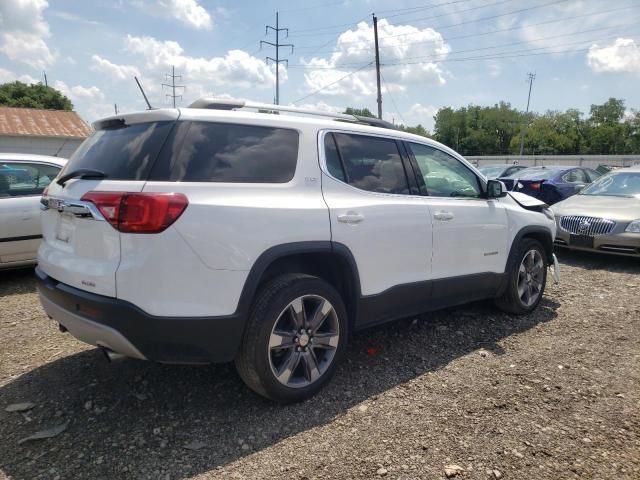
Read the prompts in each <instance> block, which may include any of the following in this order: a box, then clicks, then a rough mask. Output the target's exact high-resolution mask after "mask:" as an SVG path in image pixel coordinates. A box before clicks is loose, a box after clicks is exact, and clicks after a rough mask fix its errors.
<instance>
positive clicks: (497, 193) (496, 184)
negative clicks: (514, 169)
mask: <svg viewBox="0 0 640 480" xmlns="http://www.w3.org/2000/svg"><path fill="white" fill-rule="evenodd" d="M506 196H507V187H506V186H505V185H504V183H502V182H501V181H500V180H489V181H487V198H502V197H506Z"/></svg>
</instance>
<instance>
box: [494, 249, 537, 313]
mask: <svg viewBox="0 0 640 480" xmlns="http://www.w3.org/2000/svg"><path fill="white" fill-rule="evenodd" d="M507 274H508V279H507V282H508V284H507V289H506V290H505V292H504V294H503V295H502V296H501V297H499V298H497V299H496V301H495V303H496V306H497V307H498V308H499V309H500V310H503V311H505V312H507V313H513V314H516V315H523V314H526V313H530V312H532V311H534V310H535V309H536V307H537V306H538V304H539V303H540V301H541V300H542V295H543V294H544V289H545V286H546V284H547V256H546V252H545V250H544V247H543V246H542V244H541V243H540V242H538V241H537V240H534V239H533V238H525V239H523V240H521V241H520V243H519V244H518V246H517V248H516V251H515V253H514V256H513V258H512V259H510V261H509V267H508V272H507Z"/></svg>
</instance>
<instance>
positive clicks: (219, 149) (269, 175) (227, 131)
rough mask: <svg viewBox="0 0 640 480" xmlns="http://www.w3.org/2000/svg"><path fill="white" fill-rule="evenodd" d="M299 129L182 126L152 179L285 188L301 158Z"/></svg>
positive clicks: (213, 125) (217, 125)
mask: <svg viewBox="0 0 640 480" xmlns="http://www.w3.org/2000/svg"><path fill="white" fill-rule="evenodd" d="M298 137H299V134H298V132H297V131H295V130H290V129H285V128H274V127H261V126H254V125H236V124H227V123H212V122H180V124H179V126H178V128H177V129H176V134H175V135H172V138H171V139H170V141H169V142H167V147H166V148H165V151H164V152H163V154H162V158H161V160H160V161H159V162H158V164H157V165H156V166H155V167H154V169H153V171H152V172H151V176H150V178H149V179H150V180H157V181H178V182H234V183H286V182H288V181H290V180H291V179H292V178H293V175H294V173H295V169H296V163H297V159H298Z"/></svg>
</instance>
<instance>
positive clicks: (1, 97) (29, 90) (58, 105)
mask: <svg viewBox="0 0 640 480" xmlns="http://www.w3.org/2000/svg"><path fill="white" fill-rule="evenodd" d="M0 105H1V106H5V107H21V108H42V109H46V110H73V104H72V103H71V100H69V99H68V98H67V97H65V96H64V95H63V94H62V93H60V92H59V91H58V90H56V89H55V88H51V87H45V86H44V85H42V84H41V83H38V84H35V85H27V84H25V83H22V82H11V83H5V84H2V85H0Z"/></svg>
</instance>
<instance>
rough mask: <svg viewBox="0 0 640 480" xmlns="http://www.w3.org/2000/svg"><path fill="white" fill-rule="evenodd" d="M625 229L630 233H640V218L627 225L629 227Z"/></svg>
mask: <svg viewBox="0 0 640 480" xmlns="http://www.w3.org/2000/svg"><path fill="white" fill-rule="evenodd" d="M624 231H625V232H629V233H640V219H638V220H634V221H633V222H631V223H630V224H629V225H627V228H625V229H624Z"/></svg>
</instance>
